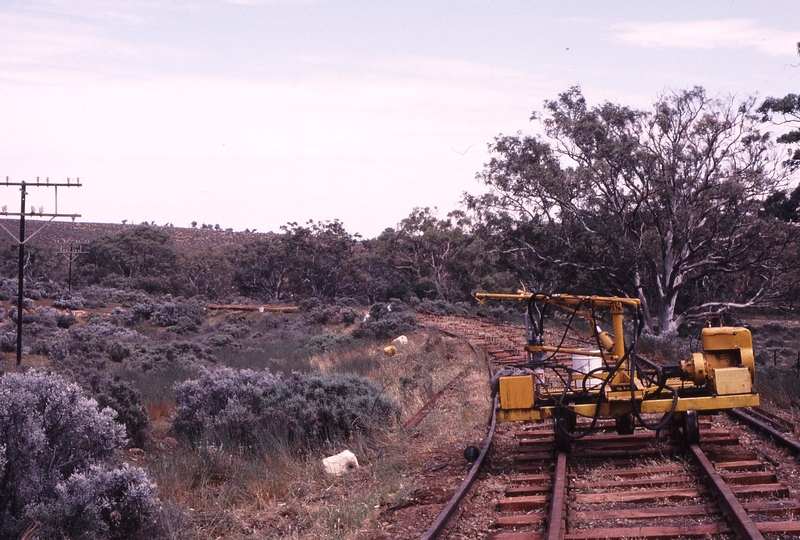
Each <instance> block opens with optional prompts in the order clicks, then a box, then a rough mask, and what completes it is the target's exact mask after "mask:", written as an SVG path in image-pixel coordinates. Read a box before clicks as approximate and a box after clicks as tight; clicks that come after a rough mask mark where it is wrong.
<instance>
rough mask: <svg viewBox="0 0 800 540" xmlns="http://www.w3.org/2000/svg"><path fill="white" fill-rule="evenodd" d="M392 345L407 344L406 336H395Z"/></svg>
mask: <svg viewBox="0 0 800 540" xmlns="http://www.w3.org/2000/svg"><path fill="white" fill-rule="evenodd" d="M392 345H408V338H407V337H406V336H397V337H396V338H394V339H393V340H392Z"/></svg>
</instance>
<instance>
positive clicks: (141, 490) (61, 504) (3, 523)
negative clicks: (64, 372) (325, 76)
mask: <svg viewBox="0 0 800 540" xmlns="http://www.w3.org/2000/svg"><path fill="white" fill-rule="evenodd" d="M114 417H115V414H114V412H113V411H112V410H111V409H108V408H105V409H103V410H98V408H97V402H96V401H94V400H92V399H89V398H86V397H85V396H84V395H83V393H82V392H81V390H80V388H79V387H78V386H77V385H75V384H69V383H67V382H65V381H64V380H63V379H62V378H60V377H59V376H57V375H45V374H40V373H36V372H30V373H27V374H17V373H9V374H6V375H5V376H4V377H3V378H2V379H0V465H2V469H0V472H2V479H3V482H2V483H0V532H1V533H2V536H3V537H4V538H7V537H17V536H19V535H20V534H21V533H22V531H23V530H25V529H26V527H27V526H28V525H30V524H31V523H32V522H33V521H34V520H37V521H42V520H44V521H45V522H46V523H47V528H49V529H50V531H49V532H50V533H51V534H49V535H51V536H61V537H75V538H77V537H86V538H123V537H125V538H135V537H136V534H137V533H138V532H142V531H145V530H146V529H148V528H149V527H150V526H151V525H152V524H153V523H154V520H155V516H156V510H157V508H158V504H159V503H158V501H157V500H156V499H155V497H154V494H153V492H154V489H153V488H152V485H151V484H150V483H149V482H147V481H146V477H145V475H144V472H143V471H140V470H139V469H133V468H129V467H123V468H121V469H116V470H114V469H113V467H112V463H111V460H112V458H114V457H115V455H116V453H117V451H118V450H119V449H120V448H121V447H122V446H123V445H124V444H125V429H124V428H123V427H122V426H121V425H120V424H118V423H117V422H116V421H115V419H114ZM120 478H124V479H125V481H122V482H120V481H119V479H120ZM115 479H116V480H115ZM87 493H90V494H89V495H87ZM103 497H105V498H106V500H107V501H110V500H111V499H113V500H114V501H115V502H114V504H111V503H109V504H110V505H105V504H104V503H103ZM136 501H139V503H142V504H139V503H137V502H136ZM91 506H93V507H94V508H96V509H97V510H96V511H94V510H91V508H90V507H91ZM101 507H103V508H105V509H106V510H108V511H103V510H102V509H101ZM59 508H60V509H67V508H72V509H73V510H71V511H66V510H65V511H61V510H57V509H59ZM84 510H88V512H87V511H84ZM76 512H77V513H78V514H80V516H81V519H80V520H77V521H76V522H73V521H72V518H73V517H75V516H76V515H78V514H76ZM97 531H104V532H103V533H100V532H97ZM84 534H85V535H86V536H82V535H84Z"/></svg>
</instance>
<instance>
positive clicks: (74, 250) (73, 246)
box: [58, 241, 87, 292]
mask: <svg viewBox="0 0 800 540" xmlns="http://www.w3.org/2000/svg"><path fill="white" fill-rule="evenodd" d="M84 245H86V242H85V241H77V242H70V243H69V251H67V250H66V248H61V251H59V252H58V254H59V255H64V256H65V257H66V258H67V260H68V261H69V277H68V278H67V289H68V290H69V291H70V292H71V291H72V263H73V262H75V261H76V260H78V255H85V254H86V253H87V252H86V251H83V246H84Z"/></svg>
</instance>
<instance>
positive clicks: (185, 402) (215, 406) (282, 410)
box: [173, 368, 400, 448]
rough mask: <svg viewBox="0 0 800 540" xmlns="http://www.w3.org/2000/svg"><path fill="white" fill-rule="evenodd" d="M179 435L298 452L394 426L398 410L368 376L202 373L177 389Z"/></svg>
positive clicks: (247, 372) (248, 371) (223, 369)
mask: <svg viewBox="0 0 800 540" xmlns="http://www.w3.org/2000/svg"><path fill="white" fill-rule="evenodd" d="M173 392H174V396H175V402H176V413H175V418H174V426H175V429H176V431H178V432H179V433H182V434H184V435H187V436H189V437H190V438H192V439H194V440H199V439H200V438H202V437H206V438H212V439H216V441H218V442H223V443H232V444H237V445H258V444H259V443H261V442H264V441H274V440H283V441H286V442H288V443H289V444H290V445H292V446H295V447H299V448H312V447H314V446H317V445H319V444H321V443H323V442H326V441H337V440H346V439H347V438H348V437H349V436H350V435H351V434H352V433H353V432H360V433H367V434H369V433H371V432H373V431H374V430H377V429H379V428H381V427H384V426H389V425H391V424H392V423H393V422H395V421H396V420H397V419H398V418H399V415H400V406H399V405H398V404H397V403H396V402H395V401H394V400H392V399H391V398H389V397H387V396H384V395H382V392H381V390H380V388H378V387H377V386H376V385H375V384H374V383H372V382H371V381H369V380H368V379H364V378H361V377H356V376H353V375H312V376H307V375H301V374H299V373H293V374H292V376H291V377H289V378H287V379H284V378H283V377H281V376H280V375H275V374H273V373H271V372H269V371H268V370H264V371H252V370H249V369H242V370H236V369H231V368H218V369H214V370H206V369H204V370H203V371H202V372H201V374H200V378H199V379H197V380H191V381H185V382H182V383H178V384H176V385H175V386H174V389H173Z"/></svg>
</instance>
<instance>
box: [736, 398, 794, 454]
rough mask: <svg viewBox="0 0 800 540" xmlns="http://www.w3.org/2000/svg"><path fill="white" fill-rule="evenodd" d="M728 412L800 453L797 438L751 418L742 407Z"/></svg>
mask: <svg viewBox="0 0 800 540" xmlns="http://www.w3.org/2000/svg"><path fill="white" fill-rule="evenodd" d="M728 414H730V415H731V416H733V417H734V418H737V419H739V420H741V421H742V422H744V423H746V424H747V425H749V426H752V427H754V428H756V429H760V430H761V431H764V432H766V433H768V434H769V435H770V436H771V437H772V438H773V439H775V441H777V442H779V443H781V444H782V445H784V446H786V447H787V448H789V449H790V450H792V451H793V452H795V453H796V454H800V441H798V440H797V439H793V438H791V437H789V436H787V435H786V434H784V433H781V432H780V431H778V430H777V429H775V428H773V427H772V426H770V425H767V424H765V423H764V422H762V421H761V420H759V419H757V418H753V417H752V416H751V415H749V414H747V412H746V411H744V410H742V409H731V410H730V411H728Z"/></svg>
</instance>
